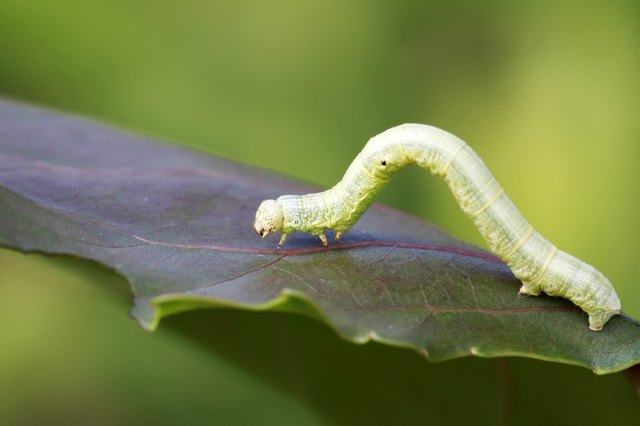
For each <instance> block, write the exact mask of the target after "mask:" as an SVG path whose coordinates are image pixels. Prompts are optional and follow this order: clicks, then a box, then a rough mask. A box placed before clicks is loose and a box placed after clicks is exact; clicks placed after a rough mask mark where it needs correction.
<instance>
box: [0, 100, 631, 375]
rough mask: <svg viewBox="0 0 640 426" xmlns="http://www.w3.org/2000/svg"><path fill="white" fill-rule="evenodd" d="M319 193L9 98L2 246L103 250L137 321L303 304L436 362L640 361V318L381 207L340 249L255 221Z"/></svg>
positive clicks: (0, 137)
mask: <svg viewBox="0 0 640 426" xmlns="http://www.w3.org/2000/svg"><path fill="white" fill-rule="evenodd" d="M314 189H317V188H309V187H308V186H305V185H302V184H299V183H297V182H295V181H293V180H291V179H289V178H285V177H283V176H280V175H277V174H275V173H271V172H268V171H264V170H260V169H256V168H253V167H249V166H246V165H242V164H238V163H234V162H231V161H228V160H223V159H220V158H215V157H211V156H208V155H203V154H200V153H197V152H193V151H190V150H186V149H181V148H177V147H174V146H169V145H166V144H163V143H159V142H157V141H153V140H150V139H149V138H144V137H140V136H136V135H132V134H129V133H125V132H123V131H119V130H114V129H112V128H109V127H106V126H103V125H101V124H98V123H95V122H92V121H89V120H85V119H81V118H77V117H73V116H70V115H64V114H60V113H55V112H51V111H46V110H42V109H36V108H33V107H29V106H24V105H21V104H17V103H12V102H0V244H2V245H4V246H7V247H11V248H14V249H17V250H20V251H24V252H30V251H37V252H43V253H49V254H69V255H73V256H78V257H83V258H87V259H92V260H95V261H97V262H100V263H102V264H105V265H107V266H109V267H111V268H113V269H115V270H116V271H118V272H119V273H120V274H122V275H124V276H125V277H126V278H127V279H128V280H129V281H130V282H131V285H132V289H133V292H134V294H135V305H134V308H133V310H132V315H133V316H134V317H135V318H136V319H137V320H138V321H139V322H140V323H141V324H142V325H143V326H145V327H147V328H151V329H153V328H155V327H156V325H157V323H158V321H159V320H160V318H162V317H163V316H165V315H168V314H171V313H175V312H179V311H184V310H189V309H195V308H200V307H212V306H232V307H238V308H244V309H254V310H263V309H276V310H285V311H294V312H299V313H303V314H306V315H311V316H314V317H316V318H318V319H321V320H324V321H326V322H327V323H328V324H330V325H331V326H332V327H334V328H335V330H336V331H337V332H338V333H339V334H340V335H342V336H343V337H344V338H346V339H349V340H351V341H355V342H366V341H367V340H369V339H374V340H377V341H381V342H385V343H388V344H391V345H398V346H404V347H409V348H412V349H415V350H416V351H419V352H420V353H422V354H423V355H425V356H426V357H427V358H429V359H432V360H444V359H450V358H456V357H461V356H466V355H470V354H473V355H478V356H486V357H493V356H503V355H519V356H528V357H533V358H539V359H546V360H553V361H559V362H565V363H570V364H576V365H581V366H584V367H587V368H591V369H593V370H594V371H596V372H598V373H606V372H613V371H618V370H621V369H624V368H626V367H629V366H631V365H634V364H636V363H638V362H640V324H639V323H638V322H637V321H635V320H634V319H631V318H629V317H626V316H624V315H620V316H617V317H615V318H613V319H612V320H611V321H610V322H609V323H608V324H607V325H606V327H605V329H604V331H602V332H592V331H590V330H589V329H588V327H587V318H586V314H584V313H583V312H582V311H581V310H580V309H578V308H576V307H575V306H574V305H572V304H571V303H570V302H568V301H566V300H563V299H559V298H551V297H546V296H540V297H529V298H518V297H517V290H518V287H519V282H518V281H517V280H516V279H515V278H514V276H513V275H512V274H511V272H510V270H509V268H508V267H507V266H506V265H505V264H504V263H502V262H501V261H500V260H499V259H497V258H495V257H494V256H492V255H491V254H489V253H487V252H485V251H483V250H480V249H478V248H476V247H474V246H471V245H469V244H467V243H464V242H461V241H459V240H456V239H454V238H452V237H451V236H449V235H447V234H445V233H444V232H442V231H440V230H438V229H437V228H435V227H434V226H432V225H430V224H428V223H426V222H424V221H422V220H420V219H417V218H414V217H412V216H409V215H406V214H404V213H402V212H399V211H396V210H393V209H390V208H387V207H383V206H380V205H376V206H374V207H373V208H371V209H370V210H369V211H368V212H367V213H366V214H365V215H364V217H363V218H362V220H361V221H360V222H359V223H358V224H357V225H356V226H355V227H354V228H353V230H352V231H351V232H349V233H348V234H346V235H345V237H344V239H343V240H342V241H341V242H340V243H336V244H333V245H331V246H330V247H329V249H325V248H324V247H323V246H322V245H321V244H320V243H319V241H318V240H317V238H315V237H311V236H309V235H305V234H301V233H299V234H294V235H293V236H291V237H290V238H289V240H288V242H287V245H286V246H285V248H281V249H279V248H277V238H276V237H272V238H267V239H265V240H261V239H260V238H259V237H258V236H257V235H256V234H255V232H254V231H253V229H252V227H251V224H252V221H253V216H254V214H255V210H256V208H257V206H258V204H259V203H260V201H261V200H263V199H266V198H274V197H277V196H278V195H281V194H285V193H305V192H308V191H311V190H314Z"/></svg>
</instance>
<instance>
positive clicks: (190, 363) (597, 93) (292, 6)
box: [0, 0, 640, 424]
mask: <svg viewBox="0 0 640 426" xmlns="http://www.w3.org/2000/svg"><path fill="white" fill-rule="evenodd" d="M0 95H3V96H5V97H11V98H15V99H20V100H26V101H30V102H34V103H37V104H42V105H46V106H50V107H54V108H59V109H63V110H67V111H72V112H76V113H79V114H82V115H87V116H91V117H95V118H98V119H100V120H103V121H110V122H113V123H115V124H117V125H119V126H121V127H128V128H133V129H136V130H138V131H143V132H146V133H152V134H156V135H160V136H161V137H163V138H166V139H170V140H175V141H178V142H177V143H181V144H185V145H188V146H192V147H196V148H199V149H204V150H206V151H208V152H212V153H215V154H219V155H223V156H226V157H230V158H233V159H237V160H240V161H243V162H247V163H251V164H255V165H259V166H262V167H267V168H271V169H274V170H278V171H281V172H283V173H286V174H289V175H291V176H295V177H298V178H302V179H304V180H306V181H309V182H313V183H316V184H318V185H320V186H322V187H326V186H331V185H333V184H335V182H337V181H338V180H339V179H340V178H341V176H342V173H343V172H344V171H345V170H346V167H347V166H348V164H349V163H350V161H351V160H352V159H353V157H354V156H355V155H356V154H357V153H358V151H359V150H360V149H361V148H362V146H363V145H364V143H365V142H366V141H367V139H368V138H369V137H371V136H373V135H375V134H377V133H379V132H381V131H382V130H384V129H386V128H388V127H391V126H394V125H397V124H400V123H403V122H419V123H427V124H433V125H436V126H438V127H442V128H444V129H446V130H449V131H450V132H452V133H454V134H456V135H458V136H460V137H461V138H463V139H464V140H466V141H467V142H468V143H469V144H470V145H471V146H472V147H473V148H474V149H475V150H476V151H477V152H478V153H479V154H480V156H481V157H482V158H483V159H484V160H485V162H486V163H487V165H488V166H489V168H490V169H491V170H492V171H493V172H494V174H495V175H496V177H497V178H498V180H499V181H500V182H501V184H502V185H503V186H504V188H505V189H506V191H507V193H508V194H509V195H510V196H511V198H512V199H513V200H514V202H515V203H516V205H518V206H519V207H520V209H521V210H522V212H523V213H524V214H525V216H526V217H527V218H528V219H529V220H530V222H531V223H532V224H533V225H534V226H535V227H536V228H537V229H538V230H539V231H540V232H541V233H542V234H543V235H545V236H547V237H548V238H549V239H550V240H551V241H553V242H554V243H555V244H556V245H558V246H559V247H560V248H562V249H564V250H566V251H568V252H570V253H572V254H575V255H577V256H578V257H580V258H582V259H584V260H585V261H587V262H589V263H592V264H593V265H595V266H596V267H597V268H599V269H600V270H602V271H603V272H604V273H605V274H606V275H607V276H608V277H609V278H610V279H611V281H612V282H613V283H614V285H615V287H616V289H617V290H618V293H619V295H620V297H621V299H622V303H623V308H624V310H625V312H627V313H628V314H630V315H631V316H634V317H636V318H639V317H640V288H639V287H638V286H637V285H636V279H635V262H636V261H637V260H636V250H635V249H634V247H635V242H636V240H637V239H638V237H640V231H639V228H638V223H637V219H638V218H639V217H640V198H639V197H638V189H637V184H638V182H640V167H638V165H637V162H638V160H639V159H640V143H639V142H640V141H639V136H638V135H639V134H640V119H639V117H638V112H639V111H640V3H638V2H637V1H635V0H613V1H607V2H605V1H578V0H566V1H559V2H558V1H536V2H533V1H530V2H511V1H507V0H488V1H483V2H475V1H471V0H454V1H445V0H438V1H435V0H433V1H409V0H401V1H395V2H391V1H367V2H365V1H351V2H345V1H336V0H326V1H322V2H318V1H314V2H312V1H291V0H279V1H268V2H267V1H259V0H239V1H238V0H236V1H197V0H187V1H182V2H169V1H158V0H156V1H131V0H130V1H114V0H111V1H107V0H93V1H79V0H58V1H56V2H51V1H45V0H28V1H25V0H3V1H2V2H1V3H0ZM381 202H384V203H387V204H390V205H393V206H395V207H397V208H400V209H402V210H406V211H409V212H411V213H413V214H415V215H418V216H420V217H423V218H426V219H428V220H430V221H432V222H434V223H437V224H439V225H441V226H442V227H443V228H445V229H447V230H448V231H450V232H451V233H452V234H454V235H456V236H459V237H461V238H463V239H466V240H470V241H472V242H474V243H476V244H478V245H480V246H482V247H484V243H483V241H482V239H481V238H480V236H479V235H478V233H477V231H476V230H475V229H474V228H473V225H472V224H471V222H470V221H469V220H468V219H467V218H466V217H465V216H464V215H463V214H462V213H461V212H460V211H459V208H458V207H457V205H456V204H455V202H454V200H453V197H452V196H451V194H450V193H449V191H448V188H447V187H446V185H445V184H444V183H443V182H442V181H440V180H439V179H436V178H433V177H430V176H429V175H427V174H425V173H424V172H423V171H421V170H419V169H409V170H407V171H405V172H403V173H401V174H400V175H399V176H397V178H396V179H394V180H393V181H392V183H391V184H390V186H389V188H388V189H387V190H385V191H384V193H383V195H382V196H381ZM0 214H1V212H0ZM85 269H96V268H93V267H92V266H86V265H85V264H84V263H81V262H76V263H74V262H72V261H69V260H53V261H52V260H48V259H44V258H43V257H40V256H35V255H30V256H27V257H25V256H22V255H19V254H15V253H12V252H9V251H7V250H0V294H1V297H0V339H2V343H0V344H1V345H2V350H1V351H0V399H1V400H2V401H3V403H2V405H1V406H0V420H1V419H3V418H4V419H9V421H10V422H23V423H34V424H35V423H41V421H42V420H43V419H63V420H74V419H69V417H68V413H69V412H70V409H71V407H75V409H76V410H75V411H74V413H76V414H77V416H79V417H78V418H77V419H75V420H77V421H78V422H80V423H83V422H84V421H85V420H87V419H91V420H95V418H96V416H97V417H99V418H101V419H102V420H104V422H105V424H112V423H123V422H133V423H135V422H136V421H137V420H141V419H145V420H149V419H154V420H155V421H158V422H161V421H163V420H164V421H167V422H171V421H178V420H180V419H182V418H183V417H182V416H187V414H188V416H187V417H185V418H190V419H192V420H193V419H196V418H200V419H201V418H203V417H206V416H211V417H210V418H211V419H213V418H216V419H225V422H224V423H225V424H232V423H233V422H234V421H236V422H238V424H246V423H249V422H254V421H256V422H258V421H260V422H262V423H263V424H266V423H272V422H278V423H279V424H285V423H287V422H290V424H299V423H303V422H305V423H314V422H321V421H322V420H321V417H319V414H318V411H322V410H318V409H315V410H311V409H310V408H309V407H308V405H304V404H301V403H300V402H299V401H298V400H297V399H296V398H295V395H293V396H292V395H291V394H290V393H287V392H283V391H282V389H281V388H280V387H278V386H271V385H269V381H264V380H261V379H258V378H256V377H254V376H252V375H251V374H250V373H248V371H247V370H246V369H244V368H241V367H239V366H237V365H235V364H233V363H231V362H230V361H229V359H228V358H225V357H221V356H217V355H216V354H215V351H210V350H209V351H202V350H201V347H199V346H197V345H191V344H185V341H184V339H183V338H181V337H180V335H179V334H180V333H171V332H163V331H162V330H161V331H160V332H158V333H157V334H154V335H149V334H146V333H145V332H143V331H141V330H139V329H137V325H136V324H135V323H134V322H132V321H130V320H128V319H127V318H126V316H125V315H124V311H125V309H126V308H125V307H126V306H127V303H128V302H127V297H128V296H127V294H126V291H127V290H126V286H125V285H124V284H123V283H122V280H121V279H119V278H117V277H115V276H113V274H110V273H107V272H106V271H102V270H97V271H93V272H86V271H85V272H78V271H79V270H85ZM96 281H101V282H109V283H112V282H113V283H115V284H114V287H116V288H117V290H115V291H114V290H109V289H107V288H106V286H102V285H98V284H96ZM161 329H162V325H161ZM169 329H171V327H169ZM477 361H478V363H479V364H477V365H485V366H486V365H490V366H491V368H493V366H494V365H495V364H493V363H495V361H482V362H480V360H477ZM465 365H466V364H465ZM474 365H476V364H474ZM429 368H432V367H429ZM586 373H587V374H590V373H588V372H586ZM96 382H97V383H101V385H96V384H95V383H96ZM182 388H188V389H191V390H193V391H194V392H197V393H198V394H201V395H207V398H205V399H204V400H196V399H193V398H191V396H190V394H189V393H185V392H175V391H173V392H171V393H170V397H169V396H168V395H169V394H167V392H168V389H174V390H175V389H182ZM125 401H131V402H130V404H131V406H129V405H127V403H126V402H125ZM248 401H249V402H248ZM246 405H251V407H252V411H251V412H248V411H246V410H242V407H244V406H246ZM29 407H30V409H31V410H33V414H32V415H27V414H25V410H26V411H28V408H29ZM316 408H317V407H316ZM72 411H73V410H72ZM283 412H286V413H287V416H286V417H285V418H284V419H286V421H285V420H283V416H282V413H283ZM96 413H98V414H96ZM118 413H120V414H118ZM151 413H155V416H156V417H153V414H151ZM65 416H67V417H65ZM118 416H121V417H118ZM137 416H140V417H137ZM148 416H151V417H148ZM189 416H191V417H189ZM0 422H1V421H0Z"/></svg>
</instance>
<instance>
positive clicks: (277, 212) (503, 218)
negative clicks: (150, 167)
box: [253, 124, 621, 331]
mask: <svg viewBox="0 0 640 426" xmlns="http://www.w3.org/2000/svg"><path fill="white" fill-rule="evenodd" d="M411 164H417V165H419V166H420V167H422V168H424V169H427V170H428V171H429V172H431V173H432V174H434V175H438V176H442V177H443V178H444V180H445V181H446V182H447V184H448V185H449V188H450V189H451V192H453V195H454V197H455V199H456V200H457V202H458V204H459V205H460V208H461V209H462V210H463V211H464V212H465V213H466V214H467V216H469V217H470V218H471V220H472V221H473V223H474V224H475V225H476V227H477V228H478V230H479V231H480V234H481V235H482V236H483V237H484V239H485V240H486V241H487V243H488V245H489V248H490V249H491V251H492V252H493V253H494V254H496V255H497V256H498V257H500V258H501V259H502V260H504V261H505V262H506V263H507V265H509V267H510V268H511V270H512V271H513V273H514V274H515V276H516V277H517V278H519V279H520V280H521V281H522V287H521V289H520V293H521V294H530V295H538V294H540V293H541V292H545V293H546V294H548V295H551V296H560V297H564V298H566V299H569V300H571V301H572V302H573V303H575V304H576V305H578V306H579V307H580V308H582V309H583V310H584V311H585V312H587V313H588V314H589V328H591V329H592V330H596V331H597V330H601V329H602V327H603V326H604V324H605V323H606V322H607V321H608V320H609V318H611V317H612V316H613V315H616V314H619V313H620V312H621V308H620V300H619V299H618V296H617V294H616V292H615V290H614V289H613V286H612V285H611V283H610V282H609V280H608V279H607V278H606V277H605V276H604V275H603V274H602V273H600V272H599V271H598V270H596V269H595V268H594V267H593V266H591V265H589V264H587V263H585V262H582V261H581V260H579V259H577V258H576V257H574V256H572V255H570V254H568V253H566V252H564V251H562V250H558V248H557V247H556V246H554V245H553V244H551V243H550V242H549V241H548V240H546V239H545V238H544V237H543V236H542V235H540V234H539V233H538V232H537V231H535V230H534V229H533V227H532V226H531V225H530V224H529V222H527V220H526V219H525V218H524V217H523V216H522V214H521V213H520V211H519V210H518V209H517V208H516V206H515V205H514V204H513V202H512V201H511V199H509V197H508V196H507V195H506V194H505V192H504V190H503V189H502V187H501V186H500V185H499V184H498V182H497V181H496V179H495V178H494V177H493V175H492V174H491V172H490V171H489V169H488V168H487V166H486V165H485V164H484V162H483V161H482V160H481V159H480V157H478V155H477V154H476V153H475V152H474V151H473V150H472V149H471V148H470V147H469V146H468V145H467V144H466V143H464V142H463V141H462V140H460V139H459V138H457V137H455V136H454V135H452V134H450V133H447V132H445V131H444V130H440V129H438V128H435V127H432V126H426V125H422V124H403V125H401V126H397V127H393V128H391V129H389V130H387V131H385V132H383V133H381V134H379V135H377V136H375V137H373V138H371V139H370V140H369V142H368V143H367V144H366V146H365V147H364V149H363V150H362V151H361V152H360V154H358V156H357V157H356V158H355V160H353V162H352V163H351V165H350V166H349V168H348V169H347V172H346V173H345V175H344V177H343V178H342V180H341V181H340V182H338V183H337V184H336V185H335V186H334V187H333V188H331V189H329V190H327V191H324V192H320V193H316V194H307V195H283V196H281V197H279V198H278V199H277V200H265V201H263V202H262V204H260V207H259V208H258V211H257V212H256V220H255V223H254V225H253V226H254V228H255V230H256V232H258V234H260V236H262V237H263V238H264V237H265V236H266V235H268V234H270V233H274V232H278V231H282V236H281V238H280V242H279V244H280V245H282V244H284V242H285V241H286V239H287V236H288V235H289V234H291V233H292V232H294V231H305V232H308V233H310V234H313V235H316V236H318V237H319V238H320V240H322V243H323V244H324V245H325V246H326V245H328V241H327V237H326V236H325V234H324V233H325V231H326V230H328V229H331V230H335V231H336V236H335V239H336V240H339V239H340V238H341V237H342V235H343V234H344V233H345V232H347V231H348V230H349V229H350V228H351V226H353V224H354V223H356V222H357V221H358V219H359V218H360V216H362V214H363V213H364V212H365V211H366V210H367V208H369V206H370V205H371V203H372V202H373V199H374V198H375V196H376V195H377V194H378V193H379V192H380V190H382V188H384V187H385V185H386V184H387V183H388V182H389V179H391V176H393V174H394V173H395V172H396V171H398V170H400V169H403V168H405V167H407V166H409V165H411Z"/></svg>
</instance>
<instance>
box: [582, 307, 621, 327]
mask: <svg viewBox="0 0 640 426" xmlns="http://www.w3.org/2000/svg"><path fill="white" fill-rule="evenodd" d="M618 313H620V312H619V311H596V312H591V313H590V314H589V328H590V329H591V330H593V331H600V330H602V326H604V325H605V323H606V322H607V321H609V318H611V317H612V316H614V315H615V314H618Z"/></svg>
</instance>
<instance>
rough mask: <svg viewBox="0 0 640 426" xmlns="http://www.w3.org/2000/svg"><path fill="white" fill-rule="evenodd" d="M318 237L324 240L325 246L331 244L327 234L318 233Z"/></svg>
mask: <svg viewBox="0 0 640 426" xmlns="http://www.w3.org/2000/svg"><path fill="white" fill-rule="evenodd" d="M318 238H320V241H322V245H323V246H325V247H328V246H329V241H328V240H327V236H326V235H324V233H322V234H320V235H318Z"/></svg>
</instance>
